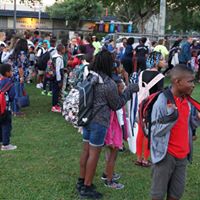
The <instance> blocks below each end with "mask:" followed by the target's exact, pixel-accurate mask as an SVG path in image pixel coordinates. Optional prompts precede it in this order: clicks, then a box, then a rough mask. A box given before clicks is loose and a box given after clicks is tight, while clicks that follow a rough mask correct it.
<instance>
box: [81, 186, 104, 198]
mask: <svg viewBox="0 0 200 200" xmlns="http://www.w3.org/2000/svg"><path fill="white" fill-rule="evenodd" d="M102 197H103V195H102V194H101V193H100V192H97V191H95V190H94V189H93V188H92V187H91V186H89V187H88V186H83V187H82V188H81V191H80V198H81V199H101V198H102Z"/></svg>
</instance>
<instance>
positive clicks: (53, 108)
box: [51, 106, 61, 113]
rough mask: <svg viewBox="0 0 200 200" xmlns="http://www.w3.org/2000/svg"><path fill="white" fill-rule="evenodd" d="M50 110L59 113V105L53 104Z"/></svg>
mask: <svg viewBox="0 0 200 200" xmlns="http://www.w3.org/2000/svg"><path fill="white" fill-rule="evenodd" d="M51 111H52V112H57V113H61V107H60V106H53V107H52V108H51Z"/></svg>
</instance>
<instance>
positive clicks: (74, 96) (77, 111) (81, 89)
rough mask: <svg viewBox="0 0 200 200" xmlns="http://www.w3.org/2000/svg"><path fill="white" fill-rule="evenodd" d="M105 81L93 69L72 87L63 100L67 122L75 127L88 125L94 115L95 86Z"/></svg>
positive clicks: (63, 113)
mask: <svg viewBox="0 0 200 200" xmlns="http://www.w3.org/2000/svg"><path fill="white" fill-rule="evenodd" d="M98 82H99V83H103V80H102V78H101V77H100V76H99V75H98V74H97V73H96V72H93V71H90V73H89V74H88V76H87V77H86V79H85V80H83V81H82V82H79V83H78V84H77V86H75V88H72V89H71V90H70V92H69V94H68V96H67V97H66V99H65V101H64V102H63V112H62V115H63V116H64V118H65V120H66V121H67V122H70V123H71V124H73V125H74V126H75V127H77V126H86V125H87V124H88V123H89V122H90V121H91V119H92V117H93V116H94V115H93V109H92V108H93V98H94V86H95V85H96V84H97V83H98Z"/></svg>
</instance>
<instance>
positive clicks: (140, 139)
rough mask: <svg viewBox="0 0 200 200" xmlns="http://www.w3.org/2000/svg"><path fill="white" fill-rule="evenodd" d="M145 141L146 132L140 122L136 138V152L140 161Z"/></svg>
mask: <svg viewBox="0 0 200 200" xmlns="http://www.w3.org/2000/svg"><path fill="white" fill-rule="evenodd" d="M143 141H144V133H143V130H142V127H141V125H140V123H138V134H137V140H136V154H137V161H138V162H141V161H142V150H143Z"/></svg>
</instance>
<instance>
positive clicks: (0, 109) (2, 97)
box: [0, 82, 13, 121]
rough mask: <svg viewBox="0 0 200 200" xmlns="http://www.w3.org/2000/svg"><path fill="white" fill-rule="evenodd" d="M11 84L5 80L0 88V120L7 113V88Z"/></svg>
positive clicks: (11, 84)
mask: <svg viewBox="0 0 200 200" xmlns="http://www.w3.org/2000/svg"><path fill="white" fill-rule="evenodd" d="M12 86H13V83H10V82H7V83H6V84H5V85H4V86H3V87H2V88H1V89H0V121H2V120H3V119H5V117H6V114H7V100H8V94H7V92H8V90H9V89H10V88H11V87H12Z"/></svg>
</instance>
